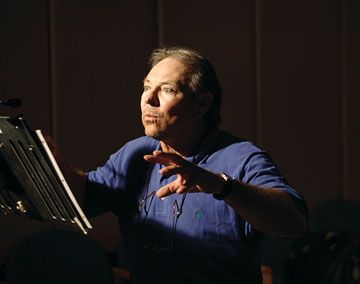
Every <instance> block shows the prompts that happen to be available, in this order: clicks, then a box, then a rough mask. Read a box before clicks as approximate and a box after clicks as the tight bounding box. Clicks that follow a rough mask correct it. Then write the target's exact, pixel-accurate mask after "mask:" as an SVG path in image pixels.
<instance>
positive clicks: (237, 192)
mask: <svg viewBox="0 0 360 284" xmlns="http://www.w3.org/2000/svg"><path fill="white" fill-rule="evenodd" d="M144 159H145V160H147V161H149V162H155V163H161V164H164V165H166V167H164V168H162V169H161V170H160V173H161V174H162V175H165V176H169V175H174V174H176V175H177V179H176V180H175V181H173V182H171V183H169V184H167V185H165V186H163V187H162V188H160V189H159V190H158V191H157V193H156V195H157V196H158V197H165V196H167V195H170V194H174V193H180V194H181V193H185V192H203V193H207V194H219V193H220V192H221V191H222V189H223V187H224V186H225V183H226V181H225V180H224V179H223V178H222V177H221V176H220V175H219V174H217V173H212V172H209V171H207V170H205V169H203V168H201V167H198V166H196V165H194V164H192V163H190V162H188V161H186V160H185V159H183V158H181V157H180V156H178V155H176V154H170V153H164V152H161V151H155V152H154V153H153V155H146V156H144ZM224 202H227V203H228V204H229V205H230V206H231V207H232V208H234V210H235V211H236V212H237V213H238V214H239V215H240V216H241V217H242V218H243V219H244V220H246V221H248V222H249V223H250V224H251V225H252V226H253V227H254V228H256V229H257V230H259V231H261V232H263V233H266V234H269V235H272V236H276V237H287V238H296V237H301V236H302V235H303V234H304V233H305V231H306V218H305V216H304V215H303V214H302V212H301V211H300V209H299V208H298V207H297V206H296V205H295V203H294V202H293V201H292V199H291V198H290V197H289V195H288V194H287V193H286V192H285V191H283V190H280V189H273V188H261V187H259V186H254V185H250V184H245V183H242V182H240V181H233V184H232V188H231V190H230V192H229V194H228V195H227V196H226V197H225V198H224Z"/></svg>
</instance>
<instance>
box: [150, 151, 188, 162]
mask: <svg viewBox="0 0 360 284" xmlns="http://www.w3.org/2000/svg"><path fill="white" fill-rule="evenodd" d="M144 159H145V160H149V161H151V162H157V163H162V164H169V163H174V164H183V163H187V161H186V160H185V159H183V158H182V157H181V156H180V155H177V154H174V153H165V152H162V151H159V150H156V151H154V152H153V153H152V155H145V156H144Z"/></svg>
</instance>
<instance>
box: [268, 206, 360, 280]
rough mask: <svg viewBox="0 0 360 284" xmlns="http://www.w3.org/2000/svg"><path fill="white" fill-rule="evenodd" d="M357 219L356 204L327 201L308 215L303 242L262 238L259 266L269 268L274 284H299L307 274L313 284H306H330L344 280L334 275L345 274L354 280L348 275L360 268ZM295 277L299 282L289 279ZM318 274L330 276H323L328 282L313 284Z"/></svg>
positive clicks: (359, 213) (357, 209) (359, 240)
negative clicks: (263, 265)
mask: <svg viewBox="0 0 360 284" xmlns="http://www.w3.org/2000/svg"><path fill="white" fill-rule="evenodd" d="M359 216H360V203H358V202H354V201H350V200H331V201H326V202H324V203H322V204H320V205H319V206H317V207H316V208H315V209H314V210H313V211H312V212H311V214H310V220H309V230H308V234H307V235H306V236H305V237H304V238H302V239H300V240H285V239H276V238H271V237H268V236H267V237H265V239H264V241H263V258H262V264H265V265H267V266H270V267H271V269H272V278H273V279H272V280H273V284H285V283H301V280H300V278H301V277H302V278H304V277H307V276H306V273H308V274H309V273H312V274H313V276H312V277H311V279H313V280H314V281H315V282H306V283H308V284H310V283H317V284H320V283H333V282H331V281H332V280H331V281H330V280H329V279H330V278H331V279H338V280H339V279H344V278H340V276H338V275H335V274H336V273H342V276H345V275H344V273H343V272H341V271H345V270H346V271H348V272H349V275H348V276H347V279H351V278H352V277H357V276H356V275H355V274H356V273H355V274H354V275H350V274H351V273H352V271H355V270H356V269H357V268H358V267H359V266H360V265H359V264H360V217H359ZM301 263H302V264H301ZM305 264H306V265H305ZM300 266H302V267H300ZM350 266H351V267H350ZM354 269H355V270H354ZM286 270H288V271H286ZM290 270H291V271H290ZM289 271H290V272H289ZM359 271H360V270H359ZM355 272H356V271H355ZM296 273H298V274H299V275H301V277H297V278H298V280H299V281H300V282H294V279H293V278H294V277H292V276H291V275H293V276H294V275H295V274H296ZM285 274H287V276H286V277H285ZM321 274H323V275H324V276H325V274H328V275H329V276H326V277H328V278H327V280H326V281H327V282H321V281H320V280H321V279H320V280H315V279H317V278H316V277H320V276H321ZM330 274H332V275H330ZM316 281H318V282H316ZM329 281H330V282H329ZM334 281H335V280H334ZM339 281H340V280H339ZM349 281H350V280H349ZM357 281H359V282H354V283H360V274H359V279H358V280H357ZM304 283H305V282H304ZM334 283H337V282H334ZM338 283H342V284H345V283H348V282H338ZM349 283H350V282H349ZM351 283H352V282H351Z"/></svg>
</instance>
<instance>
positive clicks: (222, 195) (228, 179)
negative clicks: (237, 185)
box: [213, 173, 235, 200]
mask: <svg viewBox="0 0 360 284" xmlns="http://www.w3.org/2000/svg"><path fill="white" fill-rule="evenodd" d="M219 176H220V177H221V178H222V179H223V180H224V181H225V184H224V186H223V188H222V189H221V192H220V193H219V194H215V193H214V194H213V197H214V198H215V199H217V200H223V199H224V198H225V197H226V196H227V195H228V194H229V193H230V191H231V190H232V188H233V186H234V182H235V180H234V179H233V178H232V177H231V176H229V175H227V174H225V173H221V174H219Z"/></svg>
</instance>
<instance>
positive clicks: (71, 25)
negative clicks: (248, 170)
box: [0, 0, 360, 257]
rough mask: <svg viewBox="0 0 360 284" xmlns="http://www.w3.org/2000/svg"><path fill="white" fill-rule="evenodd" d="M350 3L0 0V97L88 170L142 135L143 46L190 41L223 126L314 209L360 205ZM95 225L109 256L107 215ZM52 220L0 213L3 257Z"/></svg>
mask: <svg viewBox="0 0 360 284" xmlns="http://www.w3.org/2000/svg"><path fill="white" fill-rule="evenodd" d="M359 11H360V1H356V0H303V1H287V0H272V1H267V0H233V1H220V2H219V1H205V0H203V1H192V0H181V1H170V0H169V1H166V0H157V1H156V0H137V1H134V0H76V1H71V0H62V1H60V0H31V1H28V0H1V1H0V98H1V99H7V98H12V97H17V98H21V99H22V100H23V107H22V108H21V109H20V110H18V112H23V113H24V114H25V117H26V118H27V120H28V122H29V124H30V125H31V126H32V127H33V128H35V129H37V128H41V129H43V130H44V131H45V132H47V133H49V134H51V135H52V136H53V137H54V139H55V141H56V142H57V144H58V145H59V147H60V149H61V151H62V153H63V155H64V156H65V157H66V159H67V160H68V161H69V162H70V163H71V164H73V165H74V166H78V167H81V168H84V169H92V168H95V167H96V166H98V165H102V164H103V163H104V162H105V161H106V159H107V157H108V156H109V154H111V153H112V152H114V151H116V150H117V149H118V148H119V147H120V146H121V145H122V144H123V143H124V142H126V141H128V140H129V139H132V138H135V137H137V136H139V135H142V133H143V132H142V131H143V130H142V127H141V122H140V112H139V100H140V95H141V87H142V80H143V78H144V76H145V75H146V66H147V65H146V64H147V58H148V56H149V54H150V52H151V50H152V49H153V48H155V47H157V46H158V45H162V44H179V45H187V46H191V47H193V48H195V49H198V50H200V51H201V52H203V53H204V54H205V55H206V56H207V57H208V58H209V59H210V60H211V61H212V62H213V64H214V66H215V69H216V70H217V73H218V76H219V79H220V81H221V83H222V86H223V91H224V100H223V108H222V114H223V123H222V124H221V128H223V129H226V130H228V131H230V132H233V133H234V134H236V135H238V136H241V137H243V138H246V139H249V140H252V141H254V142H255V143H256V144H257V145H259V146H260V147H262V148H264V149H265V150H267V151H268V152H269V153H270V155H271V156H272V157H273V159H274V160H275V162H276V163H277V165H278V166H279V168H280V170H281V171H282V172H283V174H284V175H286V176H287V177H288V179H289V181H290V183H291V184H292V185H293V186H294V187H295V188H296V189H298V190H299V191H300V192H301V193H303V194H304V196H305V197H306V199H307V202H308V205H309V208H310V210H313V209H314V208H315V207H316V206H317V205H319V204H320V203H322V202H324V201H327V200H332V199H339V198H342V199H349V200H355V201H360V190H359V182H358V173H359V170H358V169H359V166H358V165H359V164H360V147H359V142H360V141H359V134H360V123H359V122H360V112H359V110H358V108H359V106H360V99H359V93H360V83H359V81H360V52H359V50H360V17H359V16H360V13H359ZM0 111H1V114H2V115H4V114H8V113H9V111H8V110H7V109H5V108H3V107H2V108H1V109H0ZM93 222H94V224H95V226H96V227H97V229H96V230H95V231H94V232H93V233H92V234H91V235H92V236H93V237H94V238H95V239H97V240H98V241H99V242H100V243H102V244H103V245H104V246H105V248H106V249H108V250H114V249H115V248H116V246H117V241H118V228H117V226H116V222H115V220H114V218H113V216H111V215H106V216H105V217H101V218H97V219H96V220H94V221H93ZM48 227H49V225H45V224H42V223H40V222H35V221H28V220H22V219H18V218H14V217H0V257H2V256H3V255H4V254H5V253H6V251H7V250H8V249H9V248H10V247H11V246H12V245H13V244H14V243H15V242H16V241H17V240H18V239H20V238H23V237H24V236H26V235H28V234H30V233H32V232H34V231H37V230H42V229H44V228H48Z"/></svg>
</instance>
